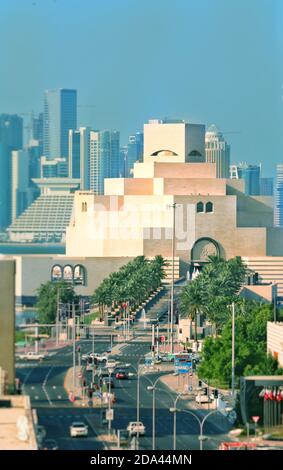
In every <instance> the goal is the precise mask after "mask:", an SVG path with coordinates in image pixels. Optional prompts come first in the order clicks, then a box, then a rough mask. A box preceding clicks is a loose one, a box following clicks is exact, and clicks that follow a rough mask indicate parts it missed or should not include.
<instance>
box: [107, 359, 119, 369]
mask: <svg viewBox="0 0 283 470" xmlns="http://www.w3.org/2000/svg"><path fill="white" fill-rule="evenodd" d="M118 364H119V363H118V362H117V361H116V360H115V359H108V360H107V362H106V364H105V367H106V368H107V369H115V368H116V367H117V366H118Z"/></svg>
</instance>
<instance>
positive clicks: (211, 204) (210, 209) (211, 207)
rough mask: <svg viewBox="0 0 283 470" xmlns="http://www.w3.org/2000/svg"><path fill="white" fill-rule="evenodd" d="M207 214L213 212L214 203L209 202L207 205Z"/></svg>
mask: <svg viewBox="0 0 283 470" xmlns="http://www.w3.org/2000/svg"><path fill="white" fill-rule="evenodd" d="M205 212H213V203H212V202H207V203H206V204H205Z"/></svg>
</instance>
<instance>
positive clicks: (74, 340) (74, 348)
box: [72, 302, 76, 393]
mask: <svg viewBox="0 0 283 470" xmlns="http://www.w3.org/2000/svg"><path fill="white" fill-rule="evenodd" d="M72 314H73V315H72V316H73V318H72V320H73V390H74V393H75V386H76V314H75V303H74V302H73V303H72Z"/></svg>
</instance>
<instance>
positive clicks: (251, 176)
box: [230, 162, 261, 196]
mask: <svg viewBox="0 0 283 470" xmlns="http://www.w3.org/2000/svg"><path fill="white" fill-rule="evenodd" d="M260 172H261V165H248V164H247V163H245V162H241V163H239V164H238V165H231V166H230V178H231V179H238V178H239V179H243V180H244V181H245V194H246V195H247V196H259V195H260V184H259V182H260Z"/></svg>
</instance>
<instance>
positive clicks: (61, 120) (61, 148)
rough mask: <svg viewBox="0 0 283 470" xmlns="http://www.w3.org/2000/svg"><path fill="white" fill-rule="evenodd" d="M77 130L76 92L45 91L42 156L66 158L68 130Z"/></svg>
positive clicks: (62, 90)
mask: <svg viewBox="0 0 283 470" xmlns="http://www.w3.org/2000/svg"><path fill="white" fill-rule="evenodd" d="M76 128H77V91H76V90H64V89H59V90H46V91H45V93H44V114H43V154H44V156H46V157H47V158H50V159H52V158H56V157H65V158H68V141H69V130H70V129H73V130H75V129H76Z"/></svg>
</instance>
